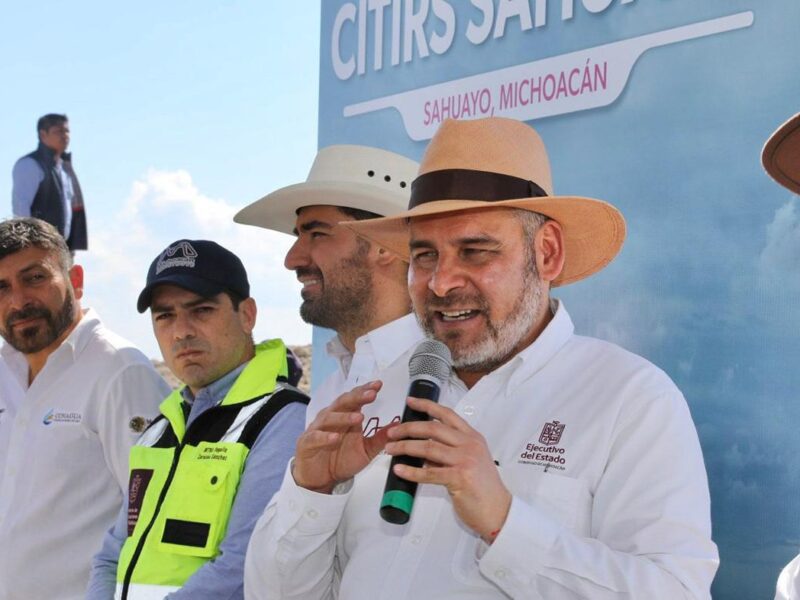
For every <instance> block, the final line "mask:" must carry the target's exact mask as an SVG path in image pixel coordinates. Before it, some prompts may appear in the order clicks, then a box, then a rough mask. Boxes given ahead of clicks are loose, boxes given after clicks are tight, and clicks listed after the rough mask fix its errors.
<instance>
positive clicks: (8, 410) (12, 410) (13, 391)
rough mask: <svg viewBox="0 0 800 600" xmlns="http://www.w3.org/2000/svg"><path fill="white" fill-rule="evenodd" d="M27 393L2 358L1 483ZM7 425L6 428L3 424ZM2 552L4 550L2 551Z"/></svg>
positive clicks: (0, 375)
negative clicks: (13, 428) (15, 423)
mask: <svg viewBox="0 0 800 600" xmlns="http://www.w3.org/2000/svg"><path fill="white" fill-rule="evenodd" d="M24 396H25V392H24V391H23V390H22V387H21V386H20V384H19V382H18V381H17V378H16V377H15V376H14V374H13V373H12V372H11V369H9V368H8V365H7V364H6V361H5V360H4V359H3V358H2V356H0V481H2V480H3V457H4V456H5V455H6V448H7V447H8V438H9V436H10V435H11V426H10V425H8V424H9V423H10V422H11V421H13V420H14V417H15V416H16V414H17V407H18V406H19V405H20V403H21V402H22V398H23V397H24ZM4 422H5V423H6V425H7V426H6V427H4V426H3V423H4ZM0 552H2V549H0Z"/></svg>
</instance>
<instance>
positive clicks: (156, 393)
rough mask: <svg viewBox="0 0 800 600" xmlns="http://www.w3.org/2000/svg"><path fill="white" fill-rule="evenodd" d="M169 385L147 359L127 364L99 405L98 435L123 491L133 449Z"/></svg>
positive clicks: (114, 377)
mask: <svg viewBox="0 0 800 600" xmlns="http://www.w3.org/2000/svg"><path fill="white" fill-rule="evenodd" d="M169 393H170V387H169V385H167V383H166V382H165V381H164V380H163V379H162V378H161V376H160V375H159V374H158V373H157V372H156V370H155V369H154V368H153V367H152V366H151V365H150V364H148V363H144V362H142V363H132V364H128V365H125V366H124V367H122V369H120V370H119V372H117V373H116V374H115V375H114V376H113V377H111V379H110V380H109V383H108V386H107V388H106V390H105V393H104V394H103V395H102V396H100V397H99V398H98V399H97V401H98V407H97V422H96V423H95V425H94V426H95V427H96V431H97V435H98V436H99V437H100V443H101V444H102V446H103V454H104V456H105V460H106V464H107V465H108V468H109V470H110V471H111V473H112V474H113V475H114V477H115V479H116V480H117V482H118V483H119V488H120V490H122V493H124V492H125V490H127V488H128V458H129V454H130V449H131V446H133V444H135V443H136V440H137V439H138V437H139V435H140V434H141V432H142V431H144V428H145V427H146V425H147V424H149V423H150V421H151V420H152V419H154V418H155V417H156V416H157V415H158V405H159V404H160V403H161V401H162V400H163V399H164V398H166V396H167V395H168V394H169Z"/></svg>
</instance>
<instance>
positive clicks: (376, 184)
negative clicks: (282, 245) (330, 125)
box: [233, 145, 419, 234]
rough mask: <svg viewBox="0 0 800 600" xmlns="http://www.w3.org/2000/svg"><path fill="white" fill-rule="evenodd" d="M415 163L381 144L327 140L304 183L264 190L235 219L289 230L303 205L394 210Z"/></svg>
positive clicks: (403, 198)
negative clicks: (270, 191)
mask: <svg viewBox="0 0 800 600" xmlns="http://www.w3.org/2000/svg"><path fill="white" fill-rule="evenodd" d="M418 166H419V165H418V164H417V163H416V162H414V161H413V160H411V159H409V158H406V157H405V156H400V155H399V154H395V153H394V152H388V151H386V150H381V149H380V148H371V147H369V146H354V145H336V146H328V147H327V148H323V149H322V150H320V151H319V152H318V153H317V157H316V158H315V159H314V164H313V165H311V171H310V172H309V174H308V178H307V179H306V181H305V182H304V183H297V184H294V185H290V186H287V187H284V188H281V189H279V190H276V191H274V192H272V193H271V194H267V195H266V196H264V197H263V198H261V199H260V200H257V201H255V202H253V203H252V204H250V205H249V206H246V207H244V208H243V209H242V210H240V211H239V212H238V213H237V214H236V216H235V217H234V218H233V220H234V221H236V222H237V223H244V224H246V225H256V226H258V227H264V228H266V229H272V230H274V231H280V232H282V233H288V234H292V233H293V232H294V226H295V220H296V219H297V211H298V210H299V209H300V208H302V207H304V206H313V205H326V206H343V207H347V208H357V209H361V210H366V211H369V212H373V213H376V214H379V215H393V214H396V213H399V212H401V211H403V210H405V209H406V206H407V204H408V198H409V195H410V192H411V181H412V180H413V179H414V177H416V174H417V167H418Z"/></svg>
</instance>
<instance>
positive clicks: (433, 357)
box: [380, 340, 453, 525]
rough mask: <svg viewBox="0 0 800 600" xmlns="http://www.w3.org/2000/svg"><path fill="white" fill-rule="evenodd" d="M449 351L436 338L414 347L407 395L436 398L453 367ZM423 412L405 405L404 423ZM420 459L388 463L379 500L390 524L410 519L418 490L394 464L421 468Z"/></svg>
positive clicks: (421, 416)
mask: <svg viewBox="0 0 800 600" xmlns="http://www.w3.org/2000/svg"><path fill="white" fill-rule="evenodd" d="M452 362H453V361H452V358H451V357H450V350H449V349H448V348H447V346H445V345H444V344H443V343H442V342H439V341H437V340H425V341H424V342H422V343H421V344H419V345H418V346H417V349H416V350H414V354H412V355H411V358H410V359H409V361H408V375H409V378H410V379H411V385H409V387H408V394H407V395H408V396H413V397H414V398H424V399H426V400H433V401H434V402H438V401H439V388H440V387H441V386H442V385H443V384H444V382H445V381H446V380H447V378H448V377H449V375H450V370H451V369H452ZM428 420H430V417H429V416H428V415H427V414H426V413H422V412H419V411H416V410H414V409H412V408H409V406H408V404H406V408H405V410H404V411H403V423H408V422H411V421H428ZM422 463H423V459H421V458H417V457H415V456H406V455H400V456H394V457H392V462H391V465H390V466H389V475H388V476H387V477H386V487H385V488H384V489H383V498H382V500H381V510H380V512H381V517H383V519H384V520H385V521H388V522H389V523H394V524H396V525H403V524H404V523H408V520H409V519H410V518H411V509H412V508H413V507H414V494H416V493H417V484H416V482H413V481H408V480H407V479H403V478H401V477H398V476H397V475H395V474H394V466H395V465H397V464H401V465H409V466H412V467H421V466H422Z"/></svg>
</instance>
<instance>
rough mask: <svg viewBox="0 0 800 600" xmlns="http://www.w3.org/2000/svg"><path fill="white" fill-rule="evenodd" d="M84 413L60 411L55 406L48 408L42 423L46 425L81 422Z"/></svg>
mask: <svg viewBox="0 0 800 600" xmlns="http://www.w3.org/2000/svg"><path fill="white" fill-rule="evenodd" d="M82 419H83V415H82V414H81V413H79V412H68V411H60V410H56V409H55V408H51V409H50V410H48V411H47V412H46V413H45V415H44V417H43V418H42V423H44V424H45V425H53V424H60V423H72V424H77V423H80V422H81V420H82Z"/></svg>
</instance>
